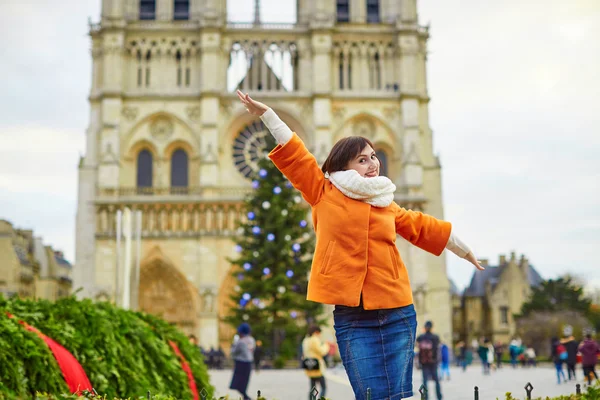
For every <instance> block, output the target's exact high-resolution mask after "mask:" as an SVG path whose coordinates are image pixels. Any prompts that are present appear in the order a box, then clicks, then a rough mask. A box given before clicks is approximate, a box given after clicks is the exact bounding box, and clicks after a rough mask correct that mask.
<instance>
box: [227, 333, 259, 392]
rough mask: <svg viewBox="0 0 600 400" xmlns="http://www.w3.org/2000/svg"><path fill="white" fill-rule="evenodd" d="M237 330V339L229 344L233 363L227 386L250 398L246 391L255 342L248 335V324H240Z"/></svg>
mask: <svg viewBox="0 0 600 400" xmlns="http://www.w3.org/2000/svg"><path fill="white" fill-rule="evenodd" d="M237 331H238V335H239V339H238V340H236V341H235V342H234V343H233V345H232V346H231V358H232V359H233V360H234V362H235V364H234V367H233V376H232V378H231V384H230V385H229V388H230V389H233V390H237V391H238V392H240V394H241V395H242V396H243V399H244V400H250V396H248V394H247V393H246V391H247V390H248V383H250V373H251V372H252V362H253V361H254V348H255V347H256V342H255V341H254V338H253V337H252V336H250V325H248V324H247V323H245V322H244V323H243V324H241V325H240V326H239V327H238V330H237Z"/></svg>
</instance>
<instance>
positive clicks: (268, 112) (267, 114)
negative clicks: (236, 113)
mask: <svg viewBox="0 0 600 400" xmlns="http://www.w3.org/2000/svg"><path fill="white" fill-rule="evenodd" d="M237 95H238V97H239V98H240V101H241V102H242V104H243V105H244V107H246V111H248V112H249V113H250V114H252V115H257V116H259V117H260V119H261V120H262V122H263V123H264V124H265V126H266V127H267V129H269V132H271V135H273V137H274V138H275V140H277V143H279V144H281V145H284V144H286V143H287V142H289V141H290V139H291V138H292V136H294V134H293V133H292V130H291V129H290V128H289V127H288V126H287V125H286V124H285V123H284V122H283V121H282V120H281V119H279V117H278V116H277V114H275V111H273V110H272V109H270V108H269V107H267V106H266V105H265V104H263V103H261V102H260V101H256V100H254V99H253V98H251V97H250V95H249V94H248V93H246V94H243V93H242V92H240V91H239V90H238V91H237Z"/></svg>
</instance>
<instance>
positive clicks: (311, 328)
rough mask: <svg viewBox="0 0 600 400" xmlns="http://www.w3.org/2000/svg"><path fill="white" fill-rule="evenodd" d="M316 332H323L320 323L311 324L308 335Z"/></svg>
mask: <svg viewBox="0 0 600 400" xmlns="http://www.w3.org/2000/svg"><path fill="white" fill-rule="evenodd" d="M316 332H319V333H321V328H320V327H319V326H318V325H311V326H310V327H309V328H308V336H312V335H314V334H315V333H316Z"/></svg>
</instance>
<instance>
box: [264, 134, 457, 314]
mask: <svg viewBox="0 0 600 400" xmlns="http://www.w3.org/2000/svg"><path fill="white" fill-rule="evenodd" d="M269 158H270V159H271V160H272V161H273V163H275V165H276V166H277V168H278V169H279V170H280V171H281V172H282V173H283V174H284V175H285V176H286V177H287V178H288V179H289V180H290V182H291V183H292V185H294V187H295V188H296V189H298V190H299V191H300V192H301V193H302V196H303V197H304V199H305V200H306V201H307V202H308V204H310V206H311V207H312V219H313V226H314V229H315V232H316V234H317V243H316V249H315V254H314V256H313V262H312V267H311V273H310V279H309V283H308V295H307V299H308V300H312V301H315V302H319V303H325V304H338V305H344V306H351V307H355V306H358V305H359V304H360V297H361V293H362V300H363V307H364V308H365V309H366V310H377V309H385V308H396V307H402V306H407V305H409V304H412V302H413V299H412V290H411V287H410V281H409V278H408V272H407V270H406V267H405V266H404V263H403V262H402V258H401V257H400V253H399V252H398V248H397V247H396V234H398V235H400V236H402V237H403V238H404V239H406V240H408V241H409V242H410V243H412V244H414V245H415V246H417V247H420V248H421V249H423V250H426V251H428V252H430V253H433V254H435V255H438V256H439V255H440V254H441V253H442V251H443V250H444V248H445V247H446V243H447V242H448V238H449V237H450V232H451V229H452V227H451V225H450V223H449V222H445V221H440V220H438V219H435V218H434V217H431V216H429V215H426V214H423V213H421V212H415V211H410V210H405V209H404V208H402V207H400V206H398V205H397V204H396V203H395V202H392V204H390V205H389V206H388V207H385V208H380V207H372V206H371V205H369V204H368V203H365V202H363V201H359V200H353V199H351V198H349V197H347V196H345V195H344V194H342V192H340V191H339V190H338V189H337V188H336V187H335V186H333V184H332V183H331V182H330V181H329V180H328V179H326V178H325V176H324V175H323V172H322V171H321V169H320V168H319V165H318V164H317V161H316V160H315V158H314V156H313V155H312V154H310V152H309V151H308V150H307V149H306V147H305V146H304V143H303V142H302V140H301V139H300V138H299V137H298V136H297V135H296V134H294V136H293V137H292V139H291V140H290V141H289V142H287V143H286V144H285V145H283V146H282V145H278V146H277V147H276V148H275V149H273V151H271V153H270V154H269Z"/></svg>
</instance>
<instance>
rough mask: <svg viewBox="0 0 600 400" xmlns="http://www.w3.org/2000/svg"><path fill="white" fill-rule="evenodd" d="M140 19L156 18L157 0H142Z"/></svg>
mask: <svg viewBox="0 0 600 400" xmlns="http://www.w3.org/2000/svg"><path fill="white" fill-rule="evenodd" d="M140 19H156V0H140Z"/></svg>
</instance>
